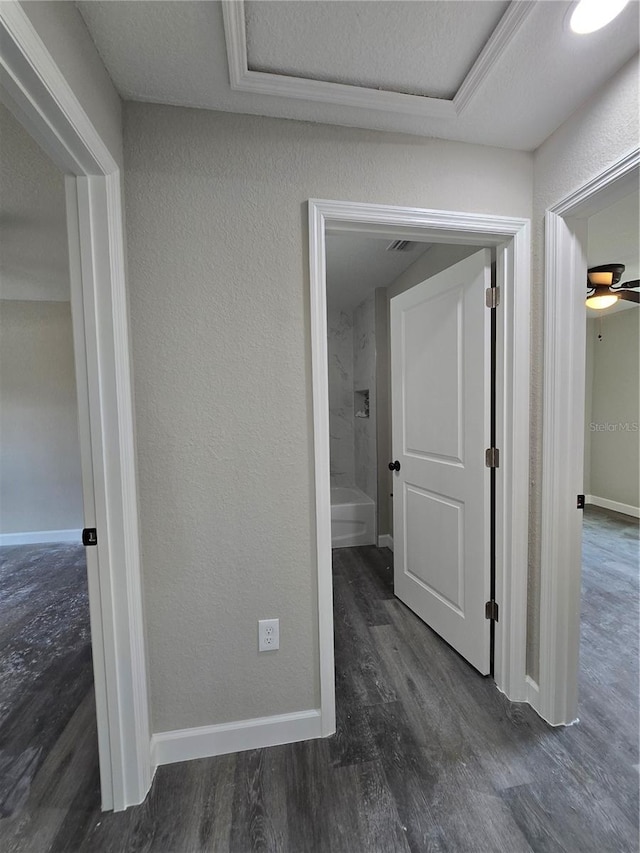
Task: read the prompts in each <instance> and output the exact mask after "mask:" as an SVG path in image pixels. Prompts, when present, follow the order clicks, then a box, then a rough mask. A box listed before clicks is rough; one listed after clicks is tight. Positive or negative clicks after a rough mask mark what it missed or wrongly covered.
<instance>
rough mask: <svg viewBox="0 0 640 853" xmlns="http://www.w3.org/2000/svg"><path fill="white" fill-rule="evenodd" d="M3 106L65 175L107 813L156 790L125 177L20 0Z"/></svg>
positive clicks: (4, 39)
mask: <svg viewBox="0 0 640 853" xmlns="http://www.w3.org/2000/svg"><path fill="white" fill-rule="evenodd" d="M0 38H1V43H2V50H1V54H0V57H1V61H0V94H1V96H2V100H3V102H4V103H5V104H6V106H7V107H8V108H9V109H10V110H11V111H12V112H13V113H14V115H15V116H16V117H17V118H18V120H19V121H20V122H21V123H22V124H23V125H24V126H25V127H26V129H27V130H28V131H29V132H30V133H31V134H32V136H33V137H34V138H35V139H36V140H37V141H38V143H39V144H40V145H41V147H42V148H43V150H44V151H45V152H46V153H47V154H48V155H49V156H50V157H51V159H52V160H53V161H54V163H55V164H56V165H57V166H58V167H59V168H60V169H61V170H62V171H63V172H64V173H65V174H66V178H65V184H66V195H67V216H68V223H67V224H68V232H69V248H70V270H71V292H72V299H71V301H72V319H73V327H74V329H73V333H74V351H75V358H76V380H77V389H78V411H79V421H80V424H79V434H80V452H81V459H82V481H83V498H84V512H85V518H84V523H85V526H87V527H96V528H97V530H98V544H97V547H96V548H92V549H91V554H89V553H88V554H87V562H88V571H89V607H90V612H91V640H92V651H93V661H94V676H95V683H96V714H97V720H98V752H99V759H100V781H101V795H102V805H103V808H105V809H107V808H113V809H115V810H122V809H124V808H126V807H127V806H129V805H134V804H137V803H140V802H142V801H143V800H144V798H145V796H146V794H147V792H148V790H149V787H150V785H151V755H150V732H149V709H148V697H147V666H146V653H145V645H144V622H143V613H142V582H141V575H140V556H139V554H140V549H139V541H138V508H137V487H136V468H135V439H134V430H133V399H132V389H131V373H130V362H129V331H128V317H127V293H126V283H125V262H124V231H123V211H122V199H121V195H120V193H121V190H120V184H121V173H120V168H119V165H118V162H117V161H116V160H115V159H114V157H113V155H112V153H111V152H110V150H109V148H108V146H107V145H106V143H105V142H104V140H103V139H102V137H101V136H100V134H99V133H98V131H97V130H96V128H95V127H94V125H93V124H92V122H91V121H90V119H89V117H88V116H87V114H86V112H85V111H84V109H83V107H82V105H81V104H80V102H79V101H78V99H77V97H76V95H75V93H74V91H73V90H72V89H71V87H70V86H69V84H68V82H67V80H66V78H65V77H64V75H63V73H62V72H61V71H60V69H59V68H58V66H57V65H56V63H55V62H54V60H53V58H52V57H51V55H50V53H49V52H48V50H47V48H46V45H45V44H44V43H43V42H42V40H41V39H40V37H39V35H38V33H37V32H36V30H35V29H34V27H33V25H32V24H31V22H30V20H29V18H28V17H27V15H26V14H25V12H24V10H23V9H22V8H21V5H20V4H19V3H15V2H14V3H2V4H0Z"/></svg>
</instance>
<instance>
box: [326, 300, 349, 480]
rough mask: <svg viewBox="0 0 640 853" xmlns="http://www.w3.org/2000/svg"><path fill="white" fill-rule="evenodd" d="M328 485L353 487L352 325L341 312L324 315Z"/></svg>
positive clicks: (346, 315) (347, 317) (329, 312)
mask: <svg viewBox="0 0 640 853" xmlns="http://www.w3.org/2000/svg"><path fill="white" fill-rule="evenodd" d="M327 338H328V355H329V446H330V451H331V485H332V486H353V485H354V483H355V479H356V478H355V465H354V453H353V434H354V426H353V421H354V417H353V414H354V413H353V322H352V319H351V316H350V315H349V314H345V313H344V311H332V310H331V306H329V311H328V314H327Z"/></svg>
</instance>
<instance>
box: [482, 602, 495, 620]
mask: <svg viewBox="0 0 640 853" xmlns="http://www.w3.org/2000/svg"><path fill="white" fill-rule="evenodd" d="M484 618H485V619H491V621H492V622H497V621H498V602H497V601H493V600H491V601H487V603H486V604H485V606H484Z"/></svg>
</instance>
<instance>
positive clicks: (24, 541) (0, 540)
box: [0, 530, 82, 545]
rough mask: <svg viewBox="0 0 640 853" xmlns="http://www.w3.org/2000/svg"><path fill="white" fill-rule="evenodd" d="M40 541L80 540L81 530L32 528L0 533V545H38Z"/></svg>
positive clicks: (77, 541) (79, 542)
mask: <svg viewBox="0 0 640 853" xmlns="http://www.w3.org/2000/svg"><path fill="white" fill-rule="evenodd" d="M42 542H55V543H60V542H76V543H77V544H78V545H80V544H81V542H82V530H33V531H30V532H26V533H0V545H39V544H40V543H42Z"/></svg>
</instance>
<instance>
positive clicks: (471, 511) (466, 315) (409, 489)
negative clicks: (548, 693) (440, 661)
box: [391, 249, 491, 674]
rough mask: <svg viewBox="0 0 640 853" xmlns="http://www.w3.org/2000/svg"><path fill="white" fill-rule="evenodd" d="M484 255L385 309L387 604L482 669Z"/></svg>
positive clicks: (485, 649) (487, 282) (486, 655)
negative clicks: (402, 609) (390, 574)
mask: <svg viewBox="0 0 640 853" xmlns="http://www.w3.org/2000/svg"><path fill="white" fill-rule="evenodd" d="M490 286H491V254H490V252H489V250H488V249H483V250H482V251H480V252H477V253H476V254H474V255H472V256H471V257H469V258H466V259H465V260H463V261H461V262H460V263H457V264H455V265H454V266H452V267H450V268H449V269H447V270H444V271H443V272H441V273H439V274H438V275H435V276H433V277H432V278H430V279H427V280H426V281H424V282H422V283H421V284H418V285H416V286H415V287H412V288H411V289H410V290H407V291H405V292H404V293H401V294H400V295H398V296H396V297H394V298H393V299H392V300H391V373H392V429H393V454H394V461H397V462H399V463H400V469H399V470H397V471H395V473H394V475H393V479H394V485H393V517H394V522H393V540H394V565H395V569H394V581H395V594H396V595H397V596H398V598H399V599H400V600H401V601H403V602H404V603H405V604H406V605H407V606H408V607H410V608H411V609H412V610H413V611H414V612H415V613H416V614H417V615H418V616H419V617H420V618H421V619H423V620H424V621H425V622H426V623H427V624H428V625H429V626H430V627H431V628H433V629H434V631H436V632H437V633H438V634H439V635H440V636H441V637H443V639H445V640H446V641H447V642H448V643H449V644H450V645H451V646H453V648H454V649H456V651H458V652H459V653H460V654H461V655H462V656H463V657H464V658H466V660H468V661H469V663H471V664H472V665H473V666H474V667H475V668H476V669H478V670H479V671H480V672H481V673H483V674H487V673H488V672H489V667H490V648H489V644H490V623H489V621H488V620H487V619H486V618H485V602H486V601H487V600H488V599H489V597H490V596H489V592H490V568H491V567H490V551H489V547H490V539H489V532H490V529H489V524H490V471H489V469H488V468H487V467H486V466H485V450H486V448H488V447H489V444H490V429H491V420H490V418H491V316H490V315H491V312H490V310H489V309H488V308H487V307H486V303H485V290H486V288H487V287H490Z"/></svg>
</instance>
